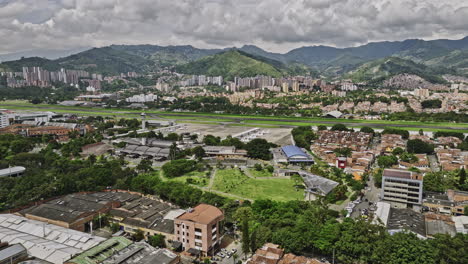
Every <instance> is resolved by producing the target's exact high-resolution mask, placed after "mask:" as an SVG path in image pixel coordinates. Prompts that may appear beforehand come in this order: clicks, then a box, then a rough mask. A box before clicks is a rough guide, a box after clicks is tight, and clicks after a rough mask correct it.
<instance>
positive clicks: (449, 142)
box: [434, 137, 463, 148]
mask: <svg viewBox="0 0 468 264" xmlns="http://www.w3.org/2000/svg"><path fill="white" fill-rule="evenodd" d="M462 142H463V141H462V140H461V139H459V138H457V137H438V138H436V139H435V140H434V144H435V145H436V146H443V147H450V148H456V147H457V146H458V144H461V143H462Z"/></svg>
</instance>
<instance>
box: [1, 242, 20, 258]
mask: <svg viewBox="0 0 468 264" xmlns="http://www.w3.org/2000/svg"><path fill="white" fill-rule="evenodd" d="M21 252H26V249H25V248H24V247H23V246H22V245H21V244H14V245H11V246H9V247H7V248H4V249H2V250H0V262H2V261H4V260H7V259H10V258H11V257H14V256H16V255H18V254H20V253H21Z"/></svg>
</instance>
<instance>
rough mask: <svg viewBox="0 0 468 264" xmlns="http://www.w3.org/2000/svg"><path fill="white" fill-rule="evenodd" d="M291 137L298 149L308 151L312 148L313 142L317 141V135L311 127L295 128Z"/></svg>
mask: <svg viewBox="0 0 468 264" xmlns="http://www.w3.org/2000/svg"><path fill="white" fill-rule="evenodd" d="M291 135H292V136H293V139H294V142H295V143H296V145H297V146H298V147H301V148H306V149H309V148H310V143H311V141H312V140H314V139H317V135H316V134H315V133H314V131H312V127H311V126H299V127H295V128H293V129H292V130H291Z"/></svg>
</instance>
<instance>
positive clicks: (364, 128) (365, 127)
mask: <svg viewBox="0 0 468 264" xmlns="http://www.w3.org/2000/svg"><path fill="white" fill-rule="evenodd" d="M360 131H361V132H364V133H369V134H372V135H373V134H375V131H374V129H372V128H371V127H368V126H364V127H361V130H360Z"/></svg>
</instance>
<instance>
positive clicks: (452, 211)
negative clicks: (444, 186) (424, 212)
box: [423, 190, 468, 215]
mask: <svg viewBox="0 0 468 264" xmlns="http://www.w3.org/2000/svg"><path fill="white" fill-rule="evenodd" d="M423 206H425V207H426V208H427V209H428V210H429V211H430V212H434V213H437V214H444V215H463V214H464V213H465V207H466V206H468V192H462V191H455V190H447V192H446V193H443V194H442V193H434V192H426V197H425V198H424V201H423Z"/></svg>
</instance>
